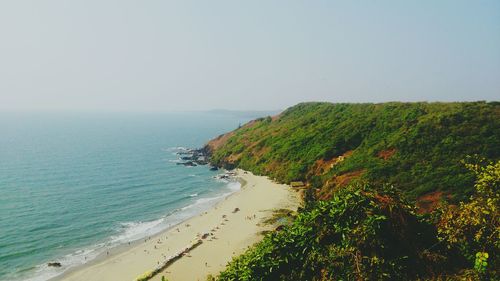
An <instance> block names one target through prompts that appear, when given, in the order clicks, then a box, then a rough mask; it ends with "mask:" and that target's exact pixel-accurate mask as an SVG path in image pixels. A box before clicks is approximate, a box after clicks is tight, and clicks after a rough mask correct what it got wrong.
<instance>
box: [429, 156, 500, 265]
mask: <svg viewBox="0 0 500 281" xmlns="http://www.w3.org/2000/svg"><path fill="white" fill-rule="evenodd" d="M466 166H467V168H468V169H470V170H471V171H473V172H474V173H475V174H476V175H477V180H476V184H475V189H476V193H475V194H474V195H473V196H472V197H471V198H470V201H469V202H466V203H463V202H462V203H460V205H459V206H458V207H456V208H455V207H448V208H447V210H446V211H445V212H444V214H443V215H442V216H441V220H440V222H439V224H438V227H439V229H438V230H439V237H440V239H441V240H442V241H445V242H447V244H448V246H449V247H456V248H458V249H460V251H461V252H462V254H463V255H464V256H465V257H466V258H467V259H468V260H469V262H470V263H471V264H474V268H475V269H476V270H477V271H478V272H479V273H487V272H490V271H492V270H494V269H496V268H498V267H499V266H500V264H499V260H498V255H499V254H500V217H499V210H500V193H499V187H500V161H497V162H496V163H489V164H487V165H486V166H481V165H479V164H466Z"/></svg>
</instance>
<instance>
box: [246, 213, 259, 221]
mask: <svg viewBox="0 0 500 281" xmlns="http://www.w3.org/2000/svg"><path fill="white" fill-rule="evenodd" d="M256 218H257V216H256V215H255V214H254V215H253V216H246V217H245V219H246V220H253V219H256Z"/></svg>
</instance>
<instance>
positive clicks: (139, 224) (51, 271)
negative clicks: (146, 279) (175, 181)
mask: <svg viewBox="0 0 500 281" xmlns="http://www.w3.org/2000/svg"><path fill="white" fill-rule="evenodd" d="M240 188H241V185H240V183H239V182H237V181H229V182H228V183H227V185H226V186H225V191H224V190H222V191H223V192H222V193H220V194H217V195H215V196H211V197H204V198H198V199H196V200H195V201H194V202H192V203H191V204H188V205H186V206H184V207H182V208H178V209H176V210H174V211H172V212H170V213H168V214H166V215H165V216H164V217H162V218H159V219H156V220H152V221H134V222H122V223H120V224H119V226H118V227H117V229H116V231H117V234H115V235H113V236H111V237H110V238H109V239H107V240H106V241H105V242H103V243H98V244H95V245H92V246H89V247H87V248H84V249H79V250H76V251H75V252H73V253H71V254H68V255H65V256H63V257H61V258H58V259H54V260H51V262H52V261H53V262H60V263H61V264H62V266H61V267H58V268H57V267H49V266H48V265H47V263H44V264H41V265H38V266H36V267H35V269H34V271H32V272H31V274H30V275H31V277H29V278H26V277H24V278H22V280H27V281H45V280H49V279H51V278H54V277H56V276H58V275H61V274H63V273H64V272H66V271H67V270H69V269H72V268H74V267H76V266H79V265H83V264H86V263H87V262H89V261H91V260H93V259H95V258H96V257H98V256H99V255H100V254H103V253H105V252H106V251H108V250H111V249H112V248H114V247H116V246H119V245H123V244H126V243H128V242H133V241H137V240H140V239H143V238H145V237H150V236H153V235H155V234H158V233H160V232H161V231H164V230H166V229H168V228H171V227H173V226H175V225H177V224H180V223H182V222H183V221H185V220H187V219H189V218H191V217H194V216H196V215H198V214H200V213H202V212H203V211H206V210H208V209H210V208H211V207H212V206H214V205H215V204H216V203H218V202H220V201H222V200H223V199H224V198H226V197H227V196H229V195H230V194H232V193H234V192H236V191H237V190H239V189H240ZM189 197H190V198H195V197H198V193H193V194H190V195H189Z"/></svg>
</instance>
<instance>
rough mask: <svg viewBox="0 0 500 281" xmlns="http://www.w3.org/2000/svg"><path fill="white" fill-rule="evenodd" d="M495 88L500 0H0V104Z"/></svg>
mask: <svg viewBox="0 0 500 281" xmlns="http://www.w3.org/2000/svg"><path fill="white" fill-rule="evenodd" d="M312 100H318V101H331V102H382V101H390V100H400V101H422V100H428V101H435V100H439V101H463V100H500V1H498V0H492V1H480V0H479V1H476V0H474V1H472V0H471V1H459V0H450V1H442V0H440V1H431V0H429V1H420V0H418V1H417V0H415V1H399V0H398V1H333V0H328V1H326V0H325V1H313V0H303V1H292V0H289V1H270V0H263V1H255V0H251V1H250V0H249V1H234V0H227V1H217V0H210V1H204V0H199V1H189V0H179V1H166V0H162V1H156V0H143V1H140V0H135V1H129V0H116V1H108V0H82V1H62V0H61V1H48V0H47V1H41V0H32V1H27V0H2V1H0V110H99V111H102V110H104V111H107V110H109V111H123V110H124V111H168V110H191V109H192V110H205V109H215V108H226V109H241V110H250V109H261V110H264V109H282V108H286V107H287V106H290V105H293V104H295V103H298V102H301V101H312Z"/></svg>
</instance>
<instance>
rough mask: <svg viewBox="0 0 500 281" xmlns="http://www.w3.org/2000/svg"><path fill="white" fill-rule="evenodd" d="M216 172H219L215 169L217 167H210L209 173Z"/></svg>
mask: <svg viewBox="0 0 500 281" xmlns="http://www.w3.org/2000/svg"><path fill="white" fill-rule="evenodd" d="M217 170H219V168H217V167H210V171H217Z"/></svg>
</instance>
